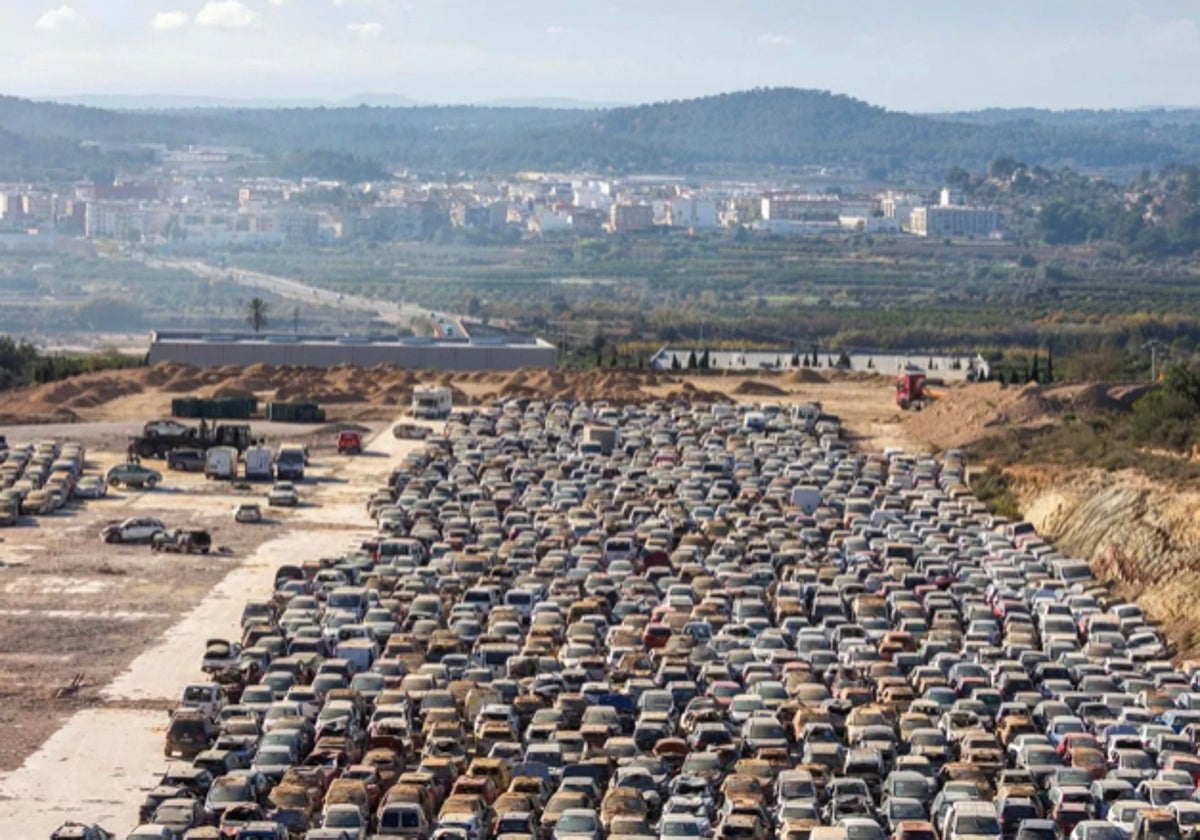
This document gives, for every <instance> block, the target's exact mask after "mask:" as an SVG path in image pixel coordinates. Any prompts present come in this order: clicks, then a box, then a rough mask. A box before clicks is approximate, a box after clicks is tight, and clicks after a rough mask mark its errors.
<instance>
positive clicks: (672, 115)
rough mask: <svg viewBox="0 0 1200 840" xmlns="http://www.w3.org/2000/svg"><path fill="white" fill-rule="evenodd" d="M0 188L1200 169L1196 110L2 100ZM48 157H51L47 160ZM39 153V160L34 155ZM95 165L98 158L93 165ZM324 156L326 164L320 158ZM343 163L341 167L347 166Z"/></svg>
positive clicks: (787, 101)
mask: <svg viewBox="0 0 1200 840" xmlns="http://www.w3.org/2000/svg"><path fill="white" fill-rule="evenodd" d="M0 132H6V133H5V134H0V178H9V179H12V178H33V177H46V176H47V175H53V174H55V173H58V174H60V175H62V176H64V177H70V176H72V175H74V176H75V177H78V176H79V175H81V174H83V173H84V172H85V171H87V170H88V169H94V168H95V167H96V166H97V165H98V164H105V163H107V164H109V165H110V166H112V167H113V168H116V169H118V170H120V171H127V170H128V169H130V168H137V167H138V166H140V165H142V163H141V160H140V158H138V157H137V156H136V155H135V156H133V157H132V158H130V157H128V156H127V157H125V158H116V159H113V157H112V155H111V154H105V153H103V152H97V151H95V150H89V149H86V148H80V146H79V144H80V143H82V142H83V141H98V142H101V143H106V144H136V143H155V144H166V145H168V146H172V147H177V146H186V145H226V146H242V147H249V148H251V149H253V150H254V151H256V152H258V153H260V154H262V155H265V156H266V157H267V158H268V160H269V163H268V164H267V167H268V169H272V170H273V171H275V172H277V173H278V174H301V173H298V172H292V171H289V168H295V166H297V165H298V164H297V163H296V161H303V162H304V165H305V166H308V167H313V166H316V167H317V170H318V171H315V172H313V171H309V172H306V173H303V174H318V175H320V174H322V173H321V172H320V171H319V170H320V164H319V161H320V158H321V155H323V154H327V155H330V156H332V157H334V158H338V159H342V160H343V161H344V158H345V157H346V156H348V155H349V156H354V157H355V158H356V159H361V160H362V161H363V162H365V163H368V164H370V165H369V166H367V167H365V168H364V172H367V171H370V172H378V171H379V170H378V167H379V166H380V165H382V166H385V167H391V168H397V169H398V168H405V169H409V170H416V171H421V172H442V171H453V172H480V171H483V172H488V171H491V172H510V171H514V170H520V169H541V170H556V169H592V170H597V171H612V172H618V173H619V172H630V171H655V172H670V173H678V174H689V173H707V172H723V171H724V172H741V173H746V172H762V171H769V170H772V169H775V168H795V167H801V166H809V167H830V168H836V169H840V170H843V171H846V170H849V171H853V172H858V173H866V174H869V175H871V176H872V177H875V178H892V179H896V178H905V177H917V178H920V177H940V175H941V174H943V173H944V172H945V171H946V170H947V169H948V168H950V167H952V166H962V167H965V168H969V169H979V168H981V167H982V166H983V165H984V164H986V162H987V161H989V160H992V159H994V158H996V157H1000V156H1011V157H1015V158H1018V159H1020V160H1023V161H1025V162H1026V163H1029V164H1031V165H1042V166H1047V167H1059V166H1063V165H1069V166H1074V167H1078V168H1083V169H1092V170H1114V171H1117V170H1119V171H1136V170H1139V169H1141V168H1143V167H1157V166H1161V165H1162V164H1165V163H1168V162H1187V161H1191V160H1195V159H1197V158H1200V117H1198V116H1197V115H1196V114H1195V113H1193V112H1182V113H1180V114H1178V115H1175V112H1169V111H1168V112H1162V111H1154V112H1145V113H1143V112H1094V111H1093V112H1082V111H1081V112H1038V111H1034V110H1018V111H1012V112H1006V111H1002V110H992V111H982V112H975V113H972V114H950V115H917V114H908V113H903V112H897V111H888V110H886V109H884V108H880V107H877V106H873V105H870V104H867V103H865V102H861V101H859V100H856V99H853V98H851V97H848V96H844V95H838V94H833V93H829V92H827V91H815V90H800V89H795V88H774V89H755V90H750V91H742V92H738V93H726V94H720V95H716V96H709V97H703V98H699V99H690V100H680V101H671V102H661V103H655V104H651V105H640V106H631V107H621V108H610V109H571V108H535V107H514V108H508V107H484V106H414V107H377V106H370V105H360V106H357V107H345V108H329V107H315V108H301V107H289V108H195V109H172V110H157V111H156V110H140V111H114V110H106V109H102V108H95V107H87V106H81V105H61V104H55V103H45V102H33V101H30V100H26V99H20V98H16V97H0ZM43 147H44V148H46V149H47V150H52V151H53V154H52V155H49V156H48V159H45V160H43V159H41V157H40V156H39V155H38V154H37V149H39V148H43ZM31 150H32V151H31ZM98 156H99V158H100V159H98ZM314 161H316V163H314ZM343 168H344V167H343Z"/></svg>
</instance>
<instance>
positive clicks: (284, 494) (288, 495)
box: [267, 481, 300, 507]
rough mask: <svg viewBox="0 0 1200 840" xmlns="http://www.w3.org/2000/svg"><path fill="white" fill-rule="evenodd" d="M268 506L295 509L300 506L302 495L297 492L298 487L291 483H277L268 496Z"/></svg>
mask: <svg viewBox="0 0 1200 840" xmlns="http://www.w3.org/2000/svg"><path fill="white" fill-rule="evenodd" d="M267 504H269V505H271V506H272V507H295V506H296V505H298V504H300V494H299V493H297V492H296V485H294V484H292V483H291V482H290V481H277V482H275V486H274V487H272V488H271V492H270V493H268V494H267Z"/></svg>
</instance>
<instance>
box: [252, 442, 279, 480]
mask: <svg viewBox="0 0 1200 840" xmlns="http://www.w3.org/2000/svg"><path fill="white" fill-rule="evenodd" d="M274 478H275V454H274V453H273V452H271V450H270V448H268V447H266V446H251V447H250V448H249V449H247V450H246V480H247V481H271V480H273V479H274Z"/></svg>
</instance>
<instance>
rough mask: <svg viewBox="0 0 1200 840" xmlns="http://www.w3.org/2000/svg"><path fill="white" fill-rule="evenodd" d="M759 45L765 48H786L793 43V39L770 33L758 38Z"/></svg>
mask: <svg viewBox="0 0 1200 840" xmlns="http://www.w3.org/2000/svg"><path fill="white" fill-rule="evenodd" d="M758 43H760V44H762V45H763V46H764V47H786V46H787V45H788V44H790V43H792V39H791V38H789V37H788V36H786V35H779V34H776V33H774V32H768V33H767V34H766V35H759V36H758Z"/></svg>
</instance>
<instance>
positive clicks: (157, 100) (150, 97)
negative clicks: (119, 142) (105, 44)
mask: <svg viewBox="0 0 1200 840" xmlns="http://www.w3.org/2000/svg"><path fill="white" fill-rule="evenodd" d="M37 101H39V102H52V103H57V104H59V105H83V106H86V107H89V108H107V109H111V110H114V111H182V110H190V109H195V108H204V109H212V108H236V109H244V108H254V109H263V108H357V107H359V106H361V105H368V106H374V107H384V108H408V107H412V106H414V105H420V104H421V103H419V102H417V100H415V99H409V98H408V97H407V96H401V95H399V94H394V93H360V94H356V95H355V96H350V97H347V98H345V99H315V98H299V99H275V98H259V99H240V98H237V97H228V96H173V95H171V94H153V93H151V94H134V95H123V94H107V93H84V94H75V95H64V96H48V97H43V98H39V99H38V100H37Z"/></svg>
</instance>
